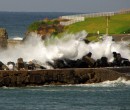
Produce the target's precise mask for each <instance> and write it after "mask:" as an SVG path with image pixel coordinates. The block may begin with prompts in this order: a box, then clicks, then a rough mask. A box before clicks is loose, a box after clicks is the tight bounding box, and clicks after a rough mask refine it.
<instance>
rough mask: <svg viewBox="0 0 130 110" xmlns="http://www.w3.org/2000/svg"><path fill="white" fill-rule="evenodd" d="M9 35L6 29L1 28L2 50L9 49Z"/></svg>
mask: <svg viewBox="0 0 130 110" xmlns="http://www.w3.org/2000/svg"><path fill="white" fill-rule="evenodd" d="M7 39H8V34H7V32H6V29H4V28H0V48H7Z"/></svg>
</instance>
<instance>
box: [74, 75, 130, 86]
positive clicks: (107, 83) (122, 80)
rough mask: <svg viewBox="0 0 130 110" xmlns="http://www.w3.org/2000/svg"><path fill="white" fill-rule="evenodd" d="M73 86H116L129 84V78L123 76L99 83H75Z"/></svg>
mask: <svg viewBox="0 0 130 110" xmlns="http://www.w3.org/2000/svg"><path fill="white" fill-rule="evenodd" d="M75 86H84V87H117V86H130V80H126V79H125V78H123V77H120V78H118V79H117V80H114V81H109V80H108V81H104V82H101V83H92V84H77V85H75Z"/></svg>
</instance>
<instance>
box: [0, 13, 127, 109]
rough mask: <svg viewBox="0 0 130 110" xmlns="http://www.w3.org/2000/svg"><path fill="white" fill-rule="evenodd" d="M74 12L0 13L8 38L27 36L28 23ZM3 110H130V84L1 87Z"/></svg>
mask: <svg viewBox="0 0 130 110" xmlns="http://www.w3.org/2000/svg"><path fill="white" fill-rule="evenodd" d="M69 14H74V13H51V12H50V13H33V12H31V13H29V12H28V13H25V12H0V27H3V28H6V29H7V32H8V35H9V38H14V37H22V38H23V37H24V34H25V32H26V30H27V27H28V25H29V24H31V23H32V22H34V21H36V20H41V19H44V18H57V17H59V16H62V15H69ZM0 110H130V81H125V80H124V79H118V80H116V81H106V82H103V83H99V84H84V85H62V86H39V87H23V88H22V87H21V88H18V87H9V88H8V87H1V88H0Z"/></svg>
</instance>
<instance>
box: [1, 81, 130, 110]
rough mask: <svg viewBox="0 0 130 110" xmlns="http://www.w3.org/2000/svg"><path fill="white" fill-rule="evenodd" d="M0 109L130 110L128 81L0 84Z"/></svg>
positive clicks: (129, 84) (129, 86) (129, 83)
mask: <svg viewBox="0 0 130 110" xmlns="http://www.w3.org/2000/svg"><path fill="white" fill-rule="evenodd" d="M0 109H1V110H130V82H129V81H123V80H120V79H118V80H116V81H112V82H111V81H106V82H103V83H99V84H82V85H62V86H40V87H25V88H13V87H12V88H7V87H3V88H0Z"/></svg>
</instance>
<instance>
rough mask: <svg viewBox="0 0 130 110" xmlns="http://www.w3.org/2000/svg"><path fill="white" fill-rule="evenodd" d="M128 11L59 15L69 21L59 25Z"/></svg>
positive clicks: (128, 10) (127, 10)
mask: <svg viewBox="0 0 130 110" xmlns="http://www.w3.org/2000/svg"><path fill="white" fill-rule="evenodd" d="M125 13H130V9H125V10H120V11H117V12H101V13H91V14H78V15H70V16H61V17H60V18H61V19H67V20H69V21H66V22H60V24H61V25H64V26H67V25H70V24H73V23H76V22H80V21H84V20H85V18H94V17H101V16H114V15H115V14H125Z"/></svg>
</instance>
